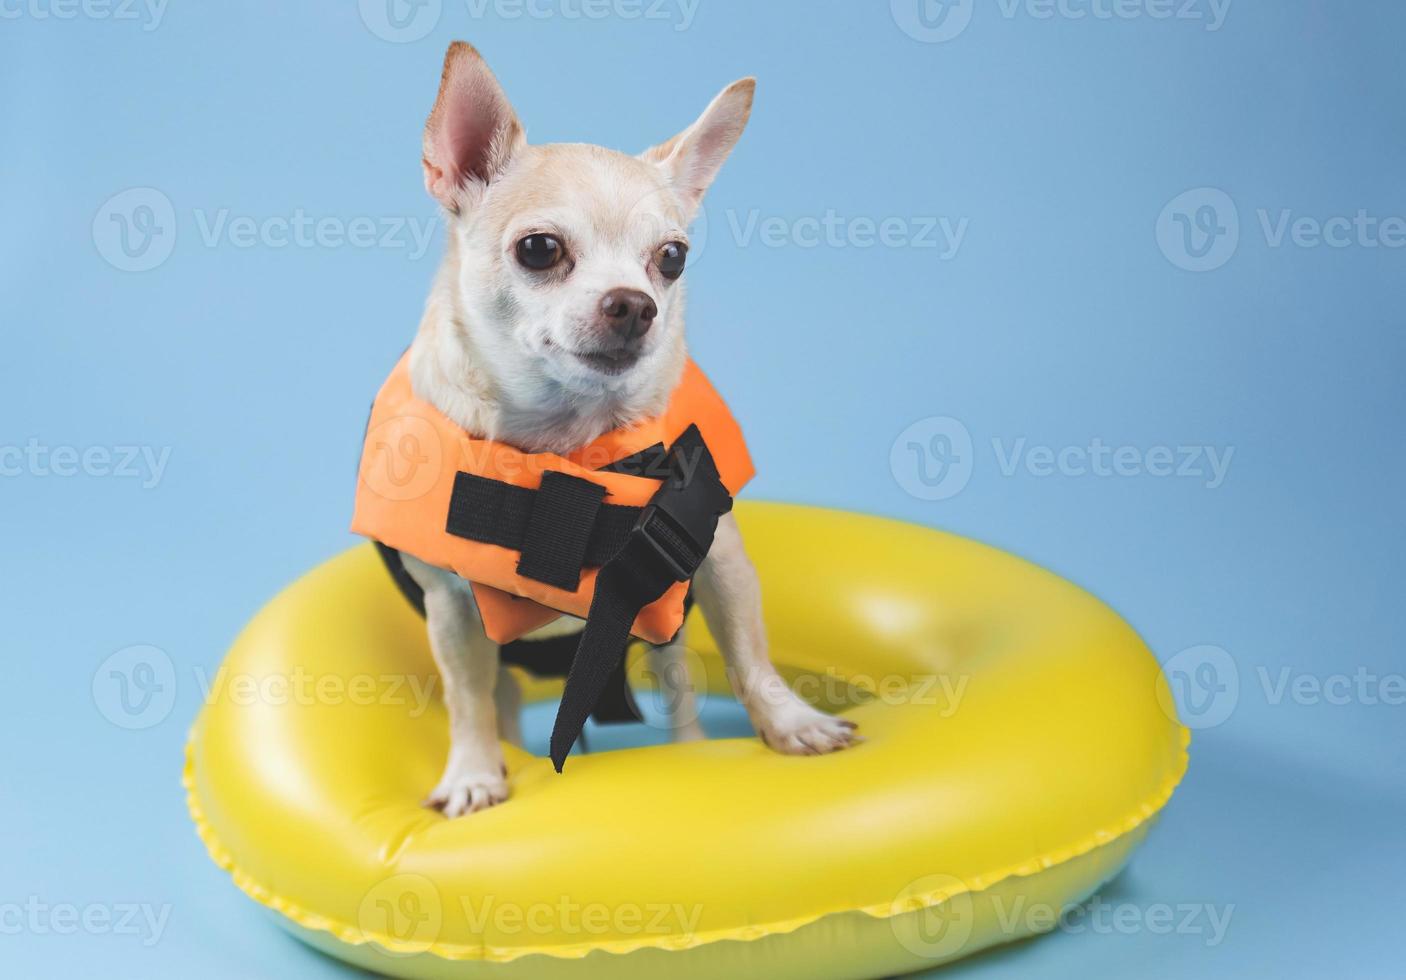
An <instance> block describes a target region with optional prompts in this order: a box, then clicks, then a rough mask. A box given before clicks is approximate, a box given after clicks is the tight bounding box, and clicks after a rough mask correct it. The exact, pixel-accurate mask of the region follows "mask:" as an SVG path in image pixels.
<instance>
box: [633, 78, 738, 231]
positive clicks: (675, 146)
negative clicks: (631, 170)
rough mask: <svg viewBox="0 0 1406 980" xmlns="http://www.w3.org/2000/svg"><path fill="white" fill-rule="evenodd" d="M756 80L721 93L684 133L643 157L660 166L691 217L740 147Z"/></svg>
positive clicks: (736, 83)
mask: <svg viewBox="0 0 1406 980" xmlns="http://www.w3.org/2000/svg"><path fill="white" fill-rule="evenodd" d="M756 87H757V80H756V79H755V78H742V79H739V80H737V81H735V82H733V83H732V84H731V85H729V86H728V87H727V88H725V89H723V90H722V91H721V92H719V93H718V95H717V98H715V99H713V101H712V102H711V103H709V104H708V108H706V109H704V110H703V115H701V116H699V117H698V119H697V121H696V122H694V124H693V125H692V126H690V127H688V128H687V129H685V130H684V131H683V132H682V133H679V134H678V135H677V136H675V137H674V138H673V139H670V140H666V141H665V142H663V143H660V144H659V145H658V146H652V147H650V148H649V149H647V150H645V151H644V152H643V153H641V154H640V158H641V159H643V160H648V161H649V162H651V163H655V164H658V165H659V166H660V167H662V168H663V169H664V171H665V173H667V174H668V175H669V182H670V183H671V184H672V185H673V187H674V190H675V191H677V192H678V195H679V197H681V198H682V199H683V202H684V205H685V207H687V209H688V213H689V216H690V217H692V216H693V213H694V212H696V211H697V210H698V205H699V204H700V203H702V201H703V193H704V191H706V190H707V189H708V185H709V184H711V183H712V182H713V178H714V177H716V176H717V175H718V171H719V170H720V169H722V165H723V161H724V160H726V159H727V155H728V154H729V153H731V152H732V148H733V147H734V146H736V145H737V140H738V138H739V137H741V135H742V130H743V128H745V127H746V125H747V117H748V116H750V115H751V114H752V93H753V92H754V91H755V90H756Z"/></svg>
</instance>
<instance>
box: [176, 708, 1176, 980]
mask: <svg viewBox="0 0 1406 980" xmlns="http://www.w3.org/2000/svg"><path fill="white" fill-rule="evenodd" d="M1178 727H1179V728H1180V736H1181V748H1180V755H1179V759H1178V763H1177V767H1176V770H1175V771H1174V772H1172V773H1170V774H1169V775H1168V776H1167V778H1166V779H1165V781H1164V782H1163V783H1162V784H1161V786H1160V787H1159V788H1158V791H1157V792H1156V793H1154V794H1153V796H1152V797H1151V798H1150V799H1147V800H1145V801H1144V802H1143V803H1142V804H1141V805H1139V807H1138V808H1137V811H1136V812H1134V813H1131V814H1129V815H1128V816H1127V817H1126V818H1124V819H1123V820H1120V821H1118V822H1116V823H1115V824H1114V825H1113V826H1112V827H1111V828H1109V827H1101V828H1098V829H1096V830H1094V831H1093V832H1092V833H1090V834H1087V835H1085V836H1084V837H1082V838H1081V839H1079V840H1078V841H1077V842H1076V843H1074V844H1071V845H1067V846H1064V847H1060V848H1056V849H1054V850H1051V851H1048V852H1046V853H1044V854H1041V855H1039V856H1038V857H1035V858H1032V859H1030V860H1028V861H1024V862H1021V863H1018V864H1014V865H1011V866H1009V867H1006V868H1003V869H1001V870H999V871H994V872H989V873H987V874H984V875H974V876H972V877H971V878H970V880H969V882H968V885H969V887H966V888H944V889H938V890H935V891H932V892H929V893H926V894H922V895H914V896H911V897H909V898H907V899H906V900H904V901H901V902H889V903H881V904H877V905H870V906H862V907H859V908H855V909H840V910H836V911H831V912H823V913H815V914H812V915H804V916H796V917H794V918H791V919H785V920H780V921H776V922H768V923H759V924H751V925H746V926H739V927H735V928H729V929H716V930H711V931H705V932H695V933H690V934H688V935H686V936H651V937H646V938H633V939H628V940H614V941H607V942H601V941H599V940H597V941H592V942H582V943H573V944H564V945H550V946H515V947H512V948H502V947H495V946H483V945H472V946H470V945H464V944H460V943H445V942H433V943H430V944H428V945H426V944H420V943H407V942H405V941H403V940H399V939H396V938H395V937H393V936H390V935H387V934H381V933H377V932H371V931H368V930H365V929H362V928H360V927H359V926H355V925H351V924H349V923H345V922H339V921H336V920H333V919H329V918H328V917H326V916H324V915H319V914H317V913H315V912H311V911H309V910H308V909H305V908H303V907H302V906H300V905H298V904H296V903H294V902H291V901H288V900H287V899H285V898H283V897H282V896H280V895H277V894H275V893H274V892H273V891H271V890H270V889H268V888H267V887H265V886H264V885H263V884H261V883H260V882H258V881H256V880H255V879H254V878H253V877H252V876H251V875H249V874H247V873H246V872H244V871H243V870H242V869H241V868H240V867H239V866H238V865H237V864H236V863H235V861H234V858H233V856H232V855H231V854H230V853H229V852H228V851H227V850H226V849H225V848H224V846H223V845H222V844H221V843H220V841H219V840H218V838H217V837H216V836H215V832H214V829H213V828H212V827H211V826H210V823H209V822H208V821H207V820H206V818H205V814H204V812H203V810H202V808H201V806H200V803H199V801H198V800H197V798H196V790H195V759H194V753H195V732H194V730H193V729H192V731H191V733H190V737H189V738H188V740H187V742H186V751H185V766H184V768H183V771H182V778H181V785H182V787H183V788H184V789H185V791H186V807H187V809H188V810H189V812H190V816H191V819H192V820H193V821H194V823H195V828H196V833H197V834H198V835H199V837H200V840H201V841H202V842H203V843H204V844H205V848H206V850H207V851H208V852H209V854H210V858H211V860H212V861H214V863H215V864H216V865H217V866H218V867H220V868H222V869H223V870H225V871H226V872H228V873H229V875H230V877H231V878H232V879H233V881H234V883H235V885H236V886H237V887H238V888H239V889H240V891H242V892H244V893H245V894H246V895H248V896H249V897H250V898H252V899H253V900H254V901H256V902H258V903H259V904H260V905H263V906H265V907H266V908H269V909H272V910H274V911H275V912H278V913H280V914H281V915H283V916H285V917H287V918H288V919H290V920H292V921H293V922H294V923H295V924H297V925H299V926H302V927H303V928H305V929H309V930H314V931H320V932H327V933H330V934H331V935H333V936H334V937H336V938H337V939H339V940H341V941H342V942H345V943H348V944H350V945H354V946H359V945H363V944H367V943H374V944H375V945H378V946H381V947H383V948H385V949H387V950H390V951H392V952H407V953H428V954H431V955H434V956H439V957H441V958H443V959H447V960H481V961H486V962H493V963H507V962H511V961H512V960H516V959H519V958H521V957H524V956H532V955H540V956H550V957H554V958H557V959H582V958H584V957H586V956H587V955H589V954H590V953H593V952H607V953H614V954H626V953H632V952H635V951H636V950H640V949H645V948H655V949H663V950H686V949H694V948H697V947H701V946H707V945H709V944H712V943H715V942H721V941H727V940H740V941H751V940H756V939H761V938H763V937H766V936H770V935H777V934H784V933H788V932H793V931H795V930H797V929H800V928H802V927H804V926H807V925H809V924H811V923H813V922H817V921H819V920H820V919H823V918H826V917H828V916H831V915H843V914H846V913H852V912H859V913H862V914H865V915H868V916H871V917H873V918H876V919H887V918H891V917H893V916H897V915H902V914H905V913H908V912H915V911H921V910H922V909H926V908H931V907H933V906H936V905H940V904H941V903H943V902H945V901H948V900H950V899H952V898H954V897H956V896H958V895H961V894H964V893H972V894H975V893H977V892H981V891H985V890H987V889H989V888H991V887H993V886H994V885H996V884H998V883H1000V882H1001V881H1004V880H1005V879H1007V878H1012V877H1022V876H1027V875H1033V874H1038V873H1039V872H1041V871H1045V870H1048V869H1050V868H1053V867H1055V866H1057V865H1060V864H1063V863H1065V862H1068V861H1071V860H1073V859H1075V858H1078V857H1080V856H1082V855H1084V854H1087V853H1089V852H1091V851H1093V850H1096V849H1097V848H1100V847H1102V846H1104V845H1107V844H1110V843H1112V842H1114V841H1116V840H1118V839H1120V838H1122V837H1124V836H1126V835H1128V834H1130V833H1133V832H1134V831H1136V830H1137V829H1138V828H1139V827H1141V826H1142V825H1144V824H1145V823H1147V822H1148V821H1150V820H1152V819H1153V818H1155V817H1156V816H1157V814H1158V812H1159V811H1160V810H1161V808H1162V807H1163V806H1164V805H1165V804H1166V803H1167V801H1168V800H1169V799H1171V796H1172V793H1173V792H1174V791H1175V789H1176V787H1177V785H1178V784H1179V783H1180V782H1181V779H1182V777H1183V776H1184V775H1185V773H1186V770H1187V765H1188V762H1189V747H1190V744H1191V732H1190V730H1189V729H1187V728H1185V727H1184V726H1178Z"/></svg>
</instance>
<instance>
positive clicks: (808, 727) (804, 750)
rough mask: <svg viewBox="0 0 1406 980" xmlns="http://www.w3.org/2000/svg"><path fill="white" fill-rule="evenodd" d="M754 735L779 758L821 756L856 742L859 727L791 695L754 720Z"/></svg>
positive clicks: (846, 719)
mask: <svg viewBox="0 0 1406 980" xmlns="http://www.w3.org/2000/svg"><path fill="white" fill-rule="evenodd" d="M753 723H754V724H755V726H756V729H757V734H758V735H760V736H761V739H762V741H763V742H765V743H766V744H767V746H768V747H769V748H770V749H772V751H774V752H780V753H781V754H782V755H824V754H825V753H827V752H838V751H840V750H841V749H847V748H849V747H850V746H851V745H854V744H855V743H856V742H858V741H859V740H860V739H859V734H858V731H857V729H858V726H857V725H855V723H854V722H852V721H850V720H849V719H848V718H838V717H836V716H835V715H827V714H826V713H825V712H823V711H820V710H819V709H817V708H812V707H811V706H810V705H808V704H806V703H805V702H804V701H802V700H801V699H800V698H797V697H795V696H794V695H793V696H792V697H791V698H789V699H787V701H786V702H785V703H783V704H780V705H773V706H770V707H768V708H767V709H766V711H765V712H763V713H762V717H760V718H756V719H754V722H753Z"/></svg>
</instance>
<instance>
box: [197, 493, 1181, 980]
mask: <svg viewBox="0 0 1406 980" xmlns="http://www.w3.org/2000/svg"><path fill="white" fill-rule="evenodd" d="M738 517H739V520H740V521H741V523H742V525H743V529H744V532H745V534H746V538H747V543H748V547H749V550H750V551H751V553H752V555H753V557H754V559H755V560H756V563H757V565H758V568H759V569H760V572H761V575H762V580H763V592H764V600H765V607H766V619H767V624H768V628H769V630H770V635H771V638H772V653H773V656H774V658H775V659H776V661H777V663H778V664H779V665H780V666H781V667H782V669H783V672H784V673H786V674H787V675H788V677H789V678H790V679H791V680H792V681H793V682H795V683H796V685H797V689H798V690H799V691H800V692H802V693H806V692H807V691H813V692H816V693H818V692H820V691H823V690H829V689H831V688H832V687H834V686H835V683H836V682H835V681H834V678H836V677H838V678H843V679H844V680H845V681H846V684H845V685H844V686H843V687H842V689H843V690H844V691H845V692H846V697H847V698H848V699H849V700H850V702H851V703H850V704H849V706H847V707H843V710H844V711H845V713H846V714H847V715H848V716H849V717H851V718H853V719H854V720H855V721H857V722H858V723H859V726H860V731H861V732H862V733H863V734H864V736H865V737H866V739H867V741H865V742H864V743H863V744H862V745H859V746H857V747H856V748H854V749H851V750H849V751H845V752H841V753H838V754H835V755H828V756H818V757H800V758H796V757H784V756H780V755H777V754H775V753H773V752H770V751H769V750H767V749H766V748H765V747H764V746H762V744H761V743H760V742H759V741H758V740H756V739H726V740H717V741H707V742H694V743H688V744H682V745H668V746H658V747H649V748H639V749H628V750H622V751H617V752H602V753H598V754H592V755H586V756H583V757H580V758H578V759H576V760H575V761H573V762H572V764H571V765H570V766H569V767H568V769H567V771H566V773H565V775H557V774H556V773H554V772H553V771H552V766H551V763H550V761H549V760H548V759H546V758H539V757H536V756H532V755H529V754H527V753H525V752H521V751H516V750H510V752H509V756H508V766H509V770H510V774H511V779H512V792H513V795H512V799H511V800H509V801H508V802H507V803H506V804H503V805H501V806H498V807H495V808H494V809H492V810H488V811H485V812H482V813H478V814H474V815H471V816H467V817H463V818H460V819H456V820H446V819H445V818H444V817H442V816H440V815H439V814H437V813H434V812H431V811H429V810H425V809H423V808H422V807H421V806H420V800H421V799H422V797H423V796H424V795H425V793H426V791H427V790H428V788H429V787H431V786H432V785H433V784H434V783H435V781H436V780H437V778H438V776H439V771H440V768H441V766H442V764H443V762H444V756H445V752H446V748H447V745H448V735H447V725H446V719H445V714H444V710H443V708H442V706H441V703H440V700H439V698H438V696H437V689H434V690H435V693H436V696H435V697H433V698H430V699H429V700H428V701H425V699H423V698H422V697H416V696H411V694H410V693H409V692H412V691H418V692H423V691H424V690H425V689H426V687H427V685H433V684H434V683H435V680H436V673H435V668H434V664H433V662H432V660H431V658H430V655H429V652H428V649H427V646H426V641H425V631H424V626H423V623H422V621H421V620H420V619H419V618H418V617H417V616H416V614H415V613H414V612H413V611H412V610H411V608H410V607H409V606H408V604H407V603H406V602H405V601H404V599H403V598H402V597H401V596H400V595H399V593H398V592H397V591H396V589H395V587H394V585H393V584H392V582H391V580H390V578H389V577H388V576H387V575H386V572H385V570H384V569H383V568H382V566H381V563H380V562H379V560H378V558H377V556H376V554H375V552H374V551H373V549H372V548H371V547H370V546H369V545H367V546H362V547H358V548H354V549H352V550H351V551H349V552H347V553H346V554H343V555H341V556H340V557H337V558H335V559H333V560H332V561H329V562H328V563H326V564H325V565H323V566H321V567H320V568H318V569H316V570H314V571H313V572H311V573H309V574H308V575H307V576H305V577H304V578H302V579H301V580H299V581H298V582H296V583H294V584H293V585H292V586H290V587H289V588H288V589H287V590H286V591H285V592H283V593H282V594H281V595H279V596H278V597H277V598H275V599H274V600H273V601H272V602H271V603H269V605H268V606H267V607H266V608H265V609H264V610H263V611H262V612H260V613H259V614H258V616H257V617H256V618H255V619H254V620H253V621H252V622H251V623H250V624H249V625H248V627H247V628H246V629H245V630H244V632H243V634H242V635H241V636H240V637H239V639H238V641H237V642H236V643H235V645H234V648H233V649H232V650H231V651H230V653H229V656H228V658H227V659H226V661H225V663H224V665H223V667H222V668H221V674H220V676H219V678H217V681H216V683H215V685H214V686H213V687H212V694H211V696H210V698H209V700H208V701H207V703H206V705H205V706H204V708H203V710H202V712H201V714H200V717H199V718H198V720H197V721H196V723H195V726H194V729H193V730H192V733H191V737H190V742H189V746H188V752H187V763H186V771H185V781H186V787H187V791H188V799H189V805H190V811H191V815H192V816H193V817H194V819H195V823H196V826H197V828H198V830H199V833H200V836H201V838H202V839H203V840H204V842H205V844H206V846H207V847H208V848H209V851H210V854H211V856H212V857H213V858H214V860H215V861H216V863H217V864H219V865H220V866H221V867H223V868H225V869H227V870H228V871H229V872H230V873H231V874H232V876H233V878H234V881H235V883H236V884H237V885H238V886H239V887H240V888H241V889H243V890H244V891H245V892H246V893H247V894H248V895H249V896H250V897H251V898H253V899H254V900H255V901H257V902H260V903H262V904H263V905H265V906H267V907H269V908H270V909H272V910H274V911H275V912H276V913H278V916H277V918H278V919H279V921H280V922H281V923H282V924H283V925H284V926H286V927H287V928H288V929H289V930H291V931H292V932H294V933H295V934H296V935H298V936H299V937H301V938H302V939H304V940H305V941H307V942H308V943H310V944H312V945H313V946H316V947H318V948H320V949H322V950H324V951H326V952H328V953H330V954H332V955H333V956H337V957H340V958H341V959H343V960H347V961H349V962H351V963H354V964H356V965H358V966H361V967H364V968H366V969H369V970H373V971H377V972H380V973H385V974H390V975H393V976H400V977H416V978H451V977H452V978H480V977H481V978H501V980H509V978H523V980H529V978H530V980H554V978H584V977H592V976H601V977H606V976H608V977H612V978H623V980H629V978H651V980H652V978H658V977H667V978H669V980H694V978H696V980H715V978H718V977H747V976H765V977H768V978H787V977H796V978H808V980H815V978H826V977H835V978H841V977H850V978H853V977H879V976H886V975H892V974H896V973H904V972H909V971H913V970H920V969H925V968H928V967H931V966H934V965H936V964H938V963H941V962H944V961H946V960H950V959H953V958H956V957H958V956H963V955H966V954H969V953H971V952H974V951H976V950H979V949H982V948H984V947H986V946H990V945H993V944H995V943H999V942H1005V941H1009V940H1012V939H1017V938H1020V937H1022V936H1025V935H1028V934H1030V933H1031V932H1033V931H1038V930H1040V929H1049V928H1051V927H1052V926H1053V925H1054V922H1053V921H1051V920H1050V917H1049V916H1035V915H1022V916H1018V917H1016V918H1017V921H1012V916H1011V915H1010V910H1011V909H1012V908H1026V909H1030V908H1040V909H1045V910H1047V911H1052V912H1053V913H1054V914H1058V912H1059V911H1060V910H1061V909H1063V908H1065V907H1067V906H1069V905H1070V904H1073V903H1076V902H1079V901H1081V900H1082V899H1083V898H1085V897H1086V896H1088V895H1089V894H1090V893H1091V892H1092V891H1093V890H1094V889H1095V888H1097V887H1098V885H1099V884H1101V883H1102V882H1104V881H1105V880H1107V879H1108V878H1110V877H1111V876H1113V875H1114V874H1116V873H1117V871H1118V870H1119V869H1120V868H1121V867H1122V866H1123V864H1124V862H1125V861H1126V860H1127V858H1128V856H1129V854H1130V852H1131V851H1132V850H1133V848H1135V847H1136V846H1137V844H1138V842H1139V841H1140V840H1141V839H1142V837H1143V835H1144V833H1145V832H1146V830H1147V827H1148V825H1149V822H1150V821H1151V820H1152V818H1153V817H1154V816H1155V815H1156V813H1157V812H1158V810H1159V809H1160V808H1161V807H1162V806H1163V804H1165V803H1166V802H1167V799H1168V798H1169V797H1170V795H1171V793H1172V790H1173V788H1174V787H1175V785H1176V784H1177V782H1178V780H1179V779H1180V778H1181V775H1182V773H1183V772H1184V770H1185V768H1186V747H1187V742H1188V733H1187V732H1186V730H1185V729H1184V728H1182V726H1180V725H1179V724H1178V723H1177V722H1176V720H1175V719H1174V718H1173V717H1170V716H1169V714H1168V713H1167V712H1165V711H1164V709H1163V707H1162V706H1161V705H1163V704H1168V703H1170V702H1169V700H1168V699H1167V696H1166V690H1165V684H1164V683H1163V681H1162V678H1161V673H1160V671H1159V669H1158V665H1157V663H1156V661H1155V660H1154V659H1153V657H1152V656H1151V654H1150V653H1149V652H1148V650H1147V648H1146V647H1145V646H1144V645H1143V643H1142V642H1141V640H1139V638H1138V637H1137V635H1136V634H1135V633H1134V632H1133V630H1132V629H1131V628H1130V627H1129V626H1128V625H1127V624H1125V623H1124V622H1123V621H1122V620H1121V619H1120V618H1119V617H1118V616H1117V615H1115V614H1114V613H1113V612H1112V611H1110V610H1109V609H1108V608H1107V607H1106V606H1104V605H1102V604H1101V603H1100V602H1098V601H1097V600H1096V599H1094V598H1092V597H1091V596H1089V595H1088V594H1087V593H1085V592H1083V591H1081V590H1079V589H1078V588H1076V587H1074V586H1072V585H1070V584H1069V583H1067V582H1065V581H1063V580H1061V579H1059V578H1058V577H1056V576H1054V575H1052V574H1050V573H1049V572H1046V571H1044V570H1042V569H1040V568H1037V567H1035V566H1033V565H1030V564H1027V563H1026V562H1023V561H1021V560H1019V559H1017V558H1014V557H1012V556H1010V555H1007V554H1004V553H1002V552H1000V551H997V550H994V549H992V548H989V547H986V546H983V545H981V544H977V543H975V542H973V541H970V540H966V539H963V538H959V537H955V536H953V535H950V534H944V533H940V532H937V531H932V530H927V529H923V528H919V527H914V526H910V525H906V524H900V523H897V522H893V521H887V520H881V519H878V518H871V517H862V516H858V515H854V514H847V513H840V512H835V511H826V510H819V509H810V508H802V507H795V506H788V505H780V504H744V505H741V506H739V508H738ZM690 642H691V645H692V646H694V647H696V648H698V649H699V651H700V658H701V662H702V663H703V664H704V665H705V668H706V673H707V677H706V683H707V684H708V685H709V687H710V689H716V690H719V691H721V690H725V689H726V681H725V678H724V675H723V671H722V668H721V664H720V661H719V660H718V659H717V657H716V650H715V647H714V646H713V644H712V641H711V639H710V638H708V636H707V635H706V633H705V632H704V630H703V629H702V624H701V621H700V622H697V623H696V624H695V625H694V626H693V628H692V633H691V636H690ZM827 679H828V680H827ZM702 680H704V679H700V682H701V681H702ZM822 681H825V683H821V682H822ZM397 684H399V686H400V688H401V690H400V691H399V692H397V691H396V690H395V689H396V687H397ZM417 685H418V686H417ZM551 694H552V690H551V688H550V687H549V686H546V685H538V686H537V687H536V688H534V690H533V695H534V696H537V697H550V696H551ZM397 695H399V696H397ZM1017 902H1020V903H1021V904H1020V905H1017V904H1016V903H1017Z"/></svg>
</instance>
